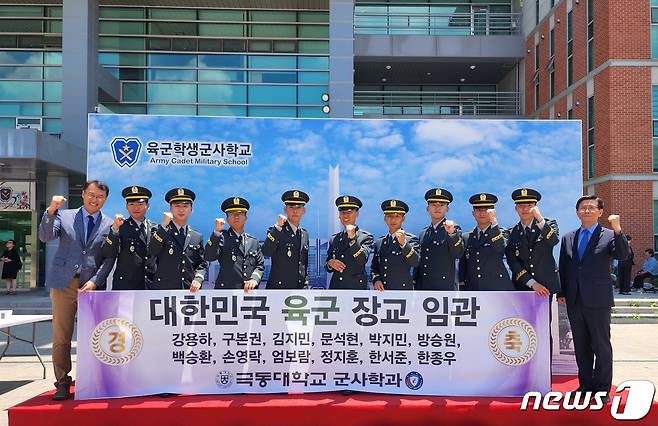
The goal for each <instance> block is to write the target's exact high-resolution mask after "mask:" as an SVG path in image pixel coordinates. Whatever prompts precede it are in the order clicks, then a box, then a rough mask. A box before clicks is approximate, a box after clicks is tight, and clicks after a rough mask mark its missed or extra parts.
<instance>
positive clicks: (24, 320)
mask: <svg viewBox="0 0 658 426" xmlns="http://www.w3.org/2000/svg"><path fill="white" fill-rule="evenodd" d="M52 319H53V316H52V315H12V316H10V317H9V318H6V319H3V320H0V333H2V334H4V335H5V336H7V346H5V349H4V350H3V351H2V354H1V355H0V360H1V359H2V357H4V356H5V353H6V352H7V349H9V345H10V344H11V340H12V339H14V340H18V341H21V342H25V343H29V344H30V345H32V348H33V349H34V353H36V354H37V357H38V358H39V362H40V363H41V366H42V367H43V378H44V379H45V378H46V365H45V364H44V363H43V360H42V359H41V354H39V350H38V349H37V347H36V345H35V341H36V338H35V335H36V325H37V323H38V322H44V321H52ZM24 324H32V340H26V339H23V338H20V337H16V336H14V335H13V334H11V328H12V327H16V326H18V325H24Z"/></svg>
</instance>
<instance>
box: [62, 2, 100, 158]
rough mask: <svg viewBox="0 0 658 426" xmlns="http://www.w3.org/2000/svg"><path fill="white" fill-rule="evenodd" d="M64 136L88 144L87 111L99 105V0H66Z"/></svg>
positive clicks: (63, 99)
mask: <svg viewBox="0 0 658 426" xmlns="http://www.w3.org/2000/svg"><path fill="white" fill-rule="evenodd" d="M62 43H63V46H62V55H63V61H62V73H63V74H62V139H63V140H65V141H66V142H68V143H71V144H73V145H78V146H80V147H82V148H85V149H86V147H87V113H89V112H94V107H95V106H96V105H97V104H98V82H97V77H96V75H97V69H98V1H97V0H64V17H63V21H62Z"/></svg>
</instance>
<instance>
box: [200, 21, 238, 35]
mask: <svg viewBox="0 0 658 426" xmlns="http://www.w3.org/2000/svg"><path fill="white" fill-rule="evenodd" d="M246 27H247V26H246V25H243V24H199V35H200V36H210V37H245V36H246V35H247V31H246V29H247V28H246Z"/></svg>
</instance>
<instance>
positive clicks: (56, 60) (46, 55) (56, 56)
mask: <svg viewBox="0 0 658 426" xmlns="http://www.w3.org/2000/svg"><path fill="white" fill-rule="evenodd" d="M43 63H44V64H46V65H62V52H43Z"/></svg>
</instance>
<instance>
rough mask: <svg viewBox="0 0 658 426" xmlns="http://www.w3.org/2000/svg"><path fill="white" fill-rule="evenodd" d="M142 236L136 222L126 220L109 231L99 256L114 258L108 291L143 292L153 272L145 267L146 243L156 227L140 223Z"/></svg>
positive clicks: (149, 223) (146, 256)
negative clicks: (115, 230) (115, 229)
mask: <svg viewBox="0 0 658 426" xmlns="http://www.w3.org/2000/svg"><path fill="white" fill-rule="evenodd" d="M144 228H145V231H146V232H145V233H142V232H140V230H139V226H138V225H137V222H135V220H134V219H133V218H132V217H130V218H128V219H127V220H126V221H125V222H123V225H121V227H120V228H119V232H114V230H112V229H111V228H110V233H109V234H107V237H106V238H105V242H104V243H103V247H102V251H103V256H105V257H109V258H112V259H116V268H115V269H114V275H113V278H112V290H144V289H145V288H148V287H150V286H151V281H152V280H153V271H150V270H149V268H148V265H147V262H146V261H147V258H148V253H147V251H148V243H149V241H151V238H152V235H153V234H154V233H155V231H156V230H157V229H158V225H157V224H156V223H154V222H151V221H150V220H148V219H147V220H144Z"/></svg>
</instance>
